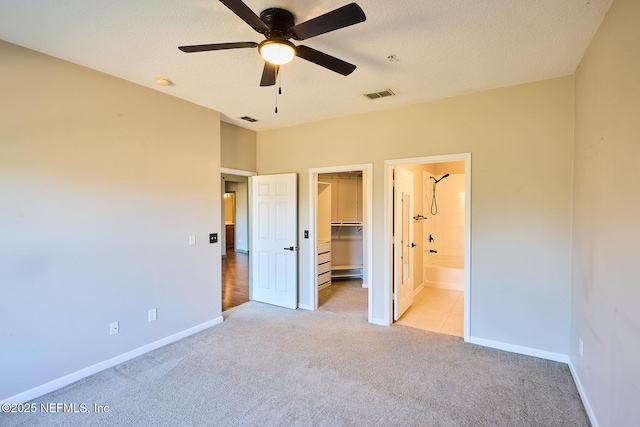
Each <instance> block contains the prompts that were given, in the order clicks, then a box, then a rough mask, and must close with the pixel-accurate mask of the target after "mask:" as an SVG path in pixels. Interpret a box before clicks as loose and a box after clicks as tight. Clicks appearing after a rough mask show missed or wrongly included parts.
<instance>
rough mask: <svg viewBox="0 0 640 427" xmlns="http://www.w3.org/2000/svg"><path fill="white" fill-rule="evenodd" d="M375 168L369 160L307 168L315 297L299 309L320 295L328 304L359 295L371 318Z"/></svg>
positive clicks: (312, 305)
mask: <svg viewBox="0 0 640 427" xmlns="http://www.w3.org/2000/svg"><path fill="white" fill-rule="evenodd" d="M371 171H372V165H371V164H364V165H346V166H334V167H326V168H314V169H310V170H309V194H310V197H309V200H310V205H311V206H310V209H309V212H310V221H309V223H310V228H311V229H310V230H309V231H310V233H309V234H310V235H309V239H310V241H311V242H312V243H311V249H312V250H311V251H310V255H311V256H310V260H309V262H310V268H309V271H310V272H311V277H310V280H309V284H310V285H309V286H310V289H309V295H310V296H311V298H310V304H309V306H305V307H301V308H307V309H310V310H317V309H318V307H319V302H320V295H321V296H322V300H323V303H326V301H327V299H328V298H341V295H343V296H344V298H348V297H351V296H353V295H357V294H360V295H363V301H362V307H363V310H366V312H367V316H368V318H369V320H370V319H371V316H372V314H371V307H372V305H371V297H372V293H371V286H370V284H371V282H370V280H371V268H372V256H373V255H372V248H371V244H370V242H371V241H372V235H371V223H372V205H371V200H372V198H371V194H372V183H371ZM340 200H342V203H341V207H340V208H339V207H338V206H339V204H340ZM334 284H335V286H334ZM358 288H359V289H358ZM363 288H364V289H365V290H364V292H363ZM319 292H322V294H319Z"/></svg>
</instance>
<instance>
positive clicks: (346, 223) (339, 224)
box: [331, 221, 362, 233]
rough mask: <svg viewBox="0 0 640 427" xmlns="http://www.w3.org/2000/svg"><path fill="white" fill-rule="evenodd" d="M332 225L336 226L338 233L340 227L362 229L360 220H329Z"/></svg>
mask: <svg viewBox="0 0 640 427" xmlns="http://www.w3.org/2000/svg"><path fill="white" fill-rule="evenodd" d="M331 226H332V227H338V233H340V229H341V228H342V227H358V231H360V230H362V221H342V222H336V221H332V222H331Z"/></svg>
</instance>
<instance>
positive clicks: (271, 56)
mask: <svg viewBox="0 0 640 427" xmlns="http://www.w3.org/2000/svg"><path fill="white" fill-rule="evenodd" d="M258 52H260V56H262V58H264V60H265V61H267V62H270V63H271V64H274V65H283V64H286V63H287V62H290V61H291V60H292V59H293V57H294V56H296V47H295V46H294V44H293V43H291V42H290V41H288V40H286V39H267V40H265V41H263V42H262V43H260V45H259V46H258Z"/></svg>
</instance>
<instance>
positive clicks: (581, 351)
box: [578, 339, 584, 357]
mask: <svg viewBox="0 0 640 427" xmlns="http://www.w3.org/2000/svg"><path fill="white" fill-rule="evenodd" d="M578 353H580V357H582V356H584V343H583V342H582V339H579V340H578Z"/></svg>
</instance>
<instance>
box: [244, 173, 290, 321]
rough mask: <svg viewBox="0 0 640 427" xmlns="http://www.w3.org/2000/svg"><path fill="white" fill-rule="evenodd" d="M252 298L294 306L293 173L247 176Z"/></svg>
mask: <svg viewBox="0 0 640 427" xmlns="http://www.w3.org/2000/svg"><path fill="white" fill-rule="evenodd" d="M251 188H252V193H251V202H252V203H251V206H252V210H251V226H252V230H251V250H250V252H249V255H250V264H251V268H250V272H251V290H252V299H253V300H255V301H260V302H265V303H268V304H273V305H278V306H281V307H287V308H297V306H298V281H297V278H298V247H297V244H298V243H297V218H298V215H297V206H298V201H297V194H298V190H297V175H296V174H295V173H289V174H281V175H258V176H254V177H251Z"/></svg>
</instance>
